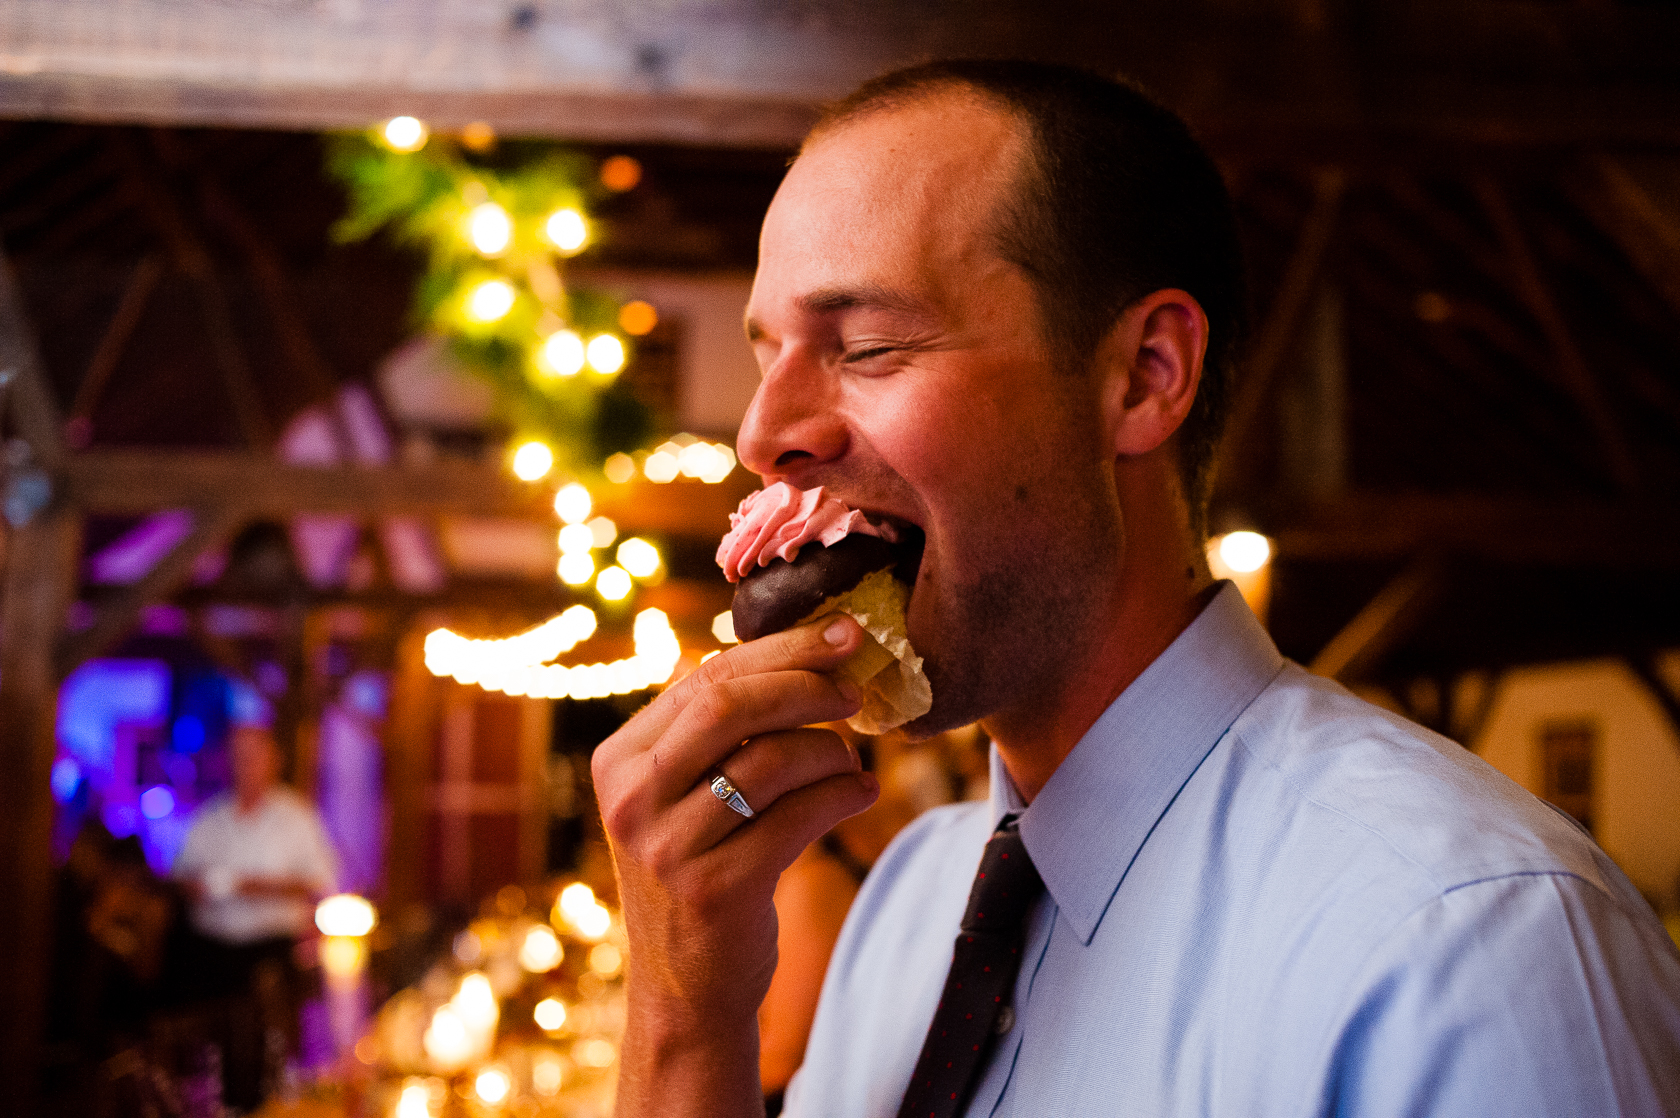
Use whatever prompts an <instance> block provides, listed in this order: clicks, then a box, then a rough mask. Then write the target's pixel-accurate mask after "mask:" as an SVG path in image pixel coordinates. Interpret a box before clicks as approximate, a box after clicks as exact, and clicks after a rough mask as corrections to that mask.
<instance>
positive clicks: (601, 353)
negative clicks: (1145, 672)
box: [588, 334, 624, 376]
mask: <svg viewBox="0 0 1680 1118" xmlns="http://www.w3.org/2000/svg"><path fill="white" fill-rule="evenodd" d="M588 353H589V367H590V368H591V369H594V370H595V371H596V372H597V373H605V374H607V375H609V376H610V375H612V374H613V373H616V372H618V371H619V370H620V369H622V368H624V343H623V342H621V341H619V340H618V338H617V337H615V336H614V335H612V334H596V335H595V336H594V337H593V338H591V339H589V350H588Z"/></svg>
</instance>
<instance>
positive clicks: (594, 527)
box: [589, 516, 635, 574]
mask: <svg viewBox="0 0 1680 1118" xmlns="http://www.w3.org/2000/svg"><path fill="white" fill-rule="evenodd" d="M589 534H590V535H591V536H592V537H594V540H595V546H596V547H611V546H612V544H613V541H614V540H616V539H617V538H618V525H616V524H614V523H613V522H612V521H610V520H608V519H607V518H606V517H604V516H597V517H596V518H595V519H594V520H591V521H590V522H589ZM619 562H620V563H622V562H624V560H623V559H622V558H621V559H619ZM631 573H632V574H634V573H635V572H634V571H632V572H631Z"/></svg>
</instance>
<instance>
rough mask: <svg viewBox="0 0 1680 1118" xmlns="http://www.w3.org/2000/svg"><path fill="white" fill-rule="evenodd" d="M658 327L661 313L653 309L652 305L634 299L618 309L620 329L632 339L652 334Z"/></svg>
mask: <svg viewBox="0 0 1680 1118" xmlns="http://www.w3.org/2000/svg"><path fill="white" fill-rule="evenodd" d="M658 325H659V312H658V311H656V310H654V309H653V304H652V303H648V302H645V301H643V300H641V299H633V300H631V301H630V302H628V303H626V304H624V305H623V306H622V307H620V308H618V328H619V329H620V330H623V331H624V332H625V333H626V334H629V335H630V336H631V337H632V338H639V337H642V336H643V335H644V334H648V333H651V332H652V330H653V328H654V327H655V326H658Z"/></svg>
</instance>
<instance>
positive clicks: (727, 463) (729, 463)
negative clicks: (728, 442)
mask: <svg viewBox="0 0 1680 1118" xmlns="http://www.w3.org/2000/svg"><path fill="white" fill-rule="evenodd" d="M734 468H735V451H734V449H733V448H731V447H728V446H725V445H724V444H722V443H713V444H712V463H711V465H710V466H708V467H707V468H706V470H705V471H704V472H703V473H701V474H700V480H701V481H703V482H706V483H707V484H708V485H716V484H717V483H718V482H720V481H722V480H723V479H724V478H726V477H728V476H729V473H730V471H731V470H733V469H734Z"/></svg>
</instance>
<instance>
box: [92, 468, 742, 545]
mask: <svg viewBox="0 0 1680 1118" xmlns="http://www.w3.org/2000/svg"><path fill="white" fill-rule="evenodd" d="M64 474H65V479H66V483H67V486H68V496H69V499H70V500H72V501H74V502H75V503H76V504H77V505H78V506H80V507H81V508H84V509H86V510H87V511H89V512H97V513H109V514H114V515H130V516H133V515H143V514H146V513H152V512H157V511H160V510H162V509H177V508H197V507H201V506H204V505H214V506H216V507H223V508H227V509H230V510H234V511H237V512H239V513H240V514H242V515H244V516H245V517H246V518H247V519H282V518H285V517H288V516H293V515H296V514H298V513H303V512H318V513H344V514H348V515H353V516H363V517H368V518H370V519H371V518H377V517H383V516H462V517H474V516H482V517H542V518H548V519H552V517H553V515H554V514H553V509H552V507H551V506H550V501H551V500H552V497H553V490H552V488H551V487H548V486H543V485H528V484H526V483H524V482H520V481H517V480H515V479H514V478H512V477H511V476H509V475H508V473H507V471H506V470H505V469H502V468H500V467H497V466H480V465H475V464H471V463H464V462H457V461H450V460H443V461H438V462H434V463H431V464H429V465H421V466H377V467H374V466H333V467H318V466H290V465H286V464H285V463H282V462H278V461H275V460H273V459H270V458H267V457H264V456H260V455H249V454H238V453H225V452H168V451H137V450H90V451H84V452H82V453H79V454H75V455H72V456H71V457H70V458H69V459H68V461H67V462H66V463H65V467H64ZM756 484H757V479H756V478H754V477H753V476H752V475H750V474H748V473H746V471H744V470H737V471H735V472H734V473H733V474H731V475H730V477H729V479H728V480H727V481H725V482H724V483H722V484H720V485H705V484H703V483H701V482H697V481H675V482H671V483H669V484H666V485H656V484H654V483H653V482H649V481H634V482H629V483H626V484H624V485H603V486H600V487H598V491H597V493H596V511H597V512H598V513H600V514H601V515H604V516H607V517H610V518H611V519H612V520H613V521H614V523H616V524H617V525H618V526H619V530H620V531H621V532H624V533H631V534H633V533H639V532H657V533H664V534H668V535H679V536H692V537H696V538H715V537H719V536H721V535H722V534H723V533H724V532H725V531H727V530H728V527H729V513H730V512H732V511H734V509H735V506H736V504H737V503H739V501H740V499H741V498H742V497H743V496H745V495H746V493H747V492H749V491H750V490H751V489H752V488H754V487H755V486H756Z"/></svg>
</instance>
